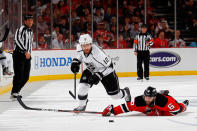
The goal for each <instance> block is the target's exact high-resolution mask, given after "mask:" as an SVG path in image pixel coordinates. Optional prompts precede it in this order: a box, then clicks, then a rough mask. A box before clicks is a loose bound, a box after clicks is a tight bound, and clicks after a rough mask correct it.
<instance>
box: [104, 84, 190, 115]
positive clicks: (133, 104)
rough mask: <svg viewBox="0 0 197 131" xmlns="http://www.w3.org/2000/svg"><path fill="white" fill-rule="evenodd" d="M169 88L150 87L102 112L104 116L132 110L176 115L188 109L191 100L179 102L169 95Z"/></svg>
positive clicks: (152, 113)
mask: <svg viewBox="0 0 197 131" xmlns="http://www.w3.org/2000/svg"><path fill="white" fill-rule="evenodd" d="M168 94H169V91H168V90H163V91H161V92H159V93H157V91H156V89H155V88H153V87H150V86H149V87H148V88H147V89H146V90H145V91H144V94H143V95H141V96H137V97H135V98H134V101H131V100H130V101H129V102H127V103H125V104H121V105H119V106H116V107H114V106H113V105H109V106H108V107H106V108H105V109H104V111H103V113H102V115H103V116H110V115H111V114H114V115H118V114H122V113H126V112H131V111H138V112H141V113H143V114H145V115H147V116H174V115H177V114H179V113H182V112H184V111H186V109H187V106H188V105H189V101H188V100H185V101H184V102H183V103H178V102H177V101H176V100H175V99H174V98H173V97H172V96H170V95H168Z"/></svg>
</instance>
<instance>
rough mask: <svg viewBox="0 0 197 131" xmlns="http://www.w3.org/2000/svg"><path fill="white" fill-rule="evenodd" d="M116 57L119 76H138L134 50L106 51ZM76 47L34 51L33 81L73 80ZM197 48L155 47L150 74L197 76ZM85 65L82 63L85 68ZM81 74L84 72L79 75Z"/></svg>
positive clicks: (114, 61) (113, 58)
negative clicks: (72, 66)
mask: <svg viewBox="0 0 197 131" xmlns="http://www.w3.org/2000/svg"><path fill="white" fill-rule="evenodd" d="M105 52H107V53H108V54H109V55H110V57H111V58H112V60H113V63H114V66H115V69H116V72H117V74H118V76H119V77H134V76H137V73H136V70H137V58H136V56H135V55H134V53H133V49H107V50H105ZM76 55H77V53H76V51H75V50H48V51H33V54H32V67H31V77H30V81H38V80H54V79H72V78H73V74H72V72H71V71H70V65H71V62H72V59H73V58H74V57H76ZM195 56H197V48H162V49H151V59H150V75H151V76H168V75H197V61H196V60H195ZM84 68H85V67H83V66H82V70H83V69H84ZM80 76H81V72H80V73H79V75H78V78H79V77H80Z"/></svg>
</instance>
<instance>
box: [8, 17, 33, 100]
mask: <svg viewBox="0 0 197 131" xmlns="http://www.w3.org/2000/svg"><path fill="white" fill-rule="evenodd" d="M32 25H33V16H32V15H31V14H27V15H25V17H24V25H22V26H21V27H20V28H18V29H17V30H16V33H15V43H14V52H13V67H14V78H13V88H12V91H11V96H10V99H12V100H15V99H16V97H17V96H20V97H22V96H21V95H19V92H20V90H21V89H22V87H23V86H24V85H25V84H26V82H27V81H28V80H29V73H30V68H31V52H32V43H33V31H32V29H31V27H32Z"/></svg>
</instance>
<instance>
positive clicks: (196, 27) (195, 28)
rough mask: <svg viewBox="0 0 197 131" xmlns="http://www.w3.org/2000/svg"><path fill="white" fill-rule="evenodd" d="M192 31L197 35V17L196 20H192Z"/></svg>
mask: <svg viewBox="0 0 197 131" xmlns="http://www.w3.org/2000/svg"><path fill="white" fill-rule="evenodd" d="M191 30H192V31H193V32H194V33H195V34H196V33H197V19H196V17H194V18H193V19H192V26H191Z"/></svg>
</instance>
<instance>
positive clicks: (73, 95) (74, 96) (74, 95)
mask: <svg viewBox="0 0 197 131" xmlns="http://www.w3.org/2000/svg"><path fill="white" fill-rule="evenodd" d="M76 75H77V74H76V73H75V78H74V94H73V93H72V92H71V91H69V94H70V95H71V96H72V97H73V98H74V99H75V100H76V97H77V96H76V95H77V93H76Z"/></svg>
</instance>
